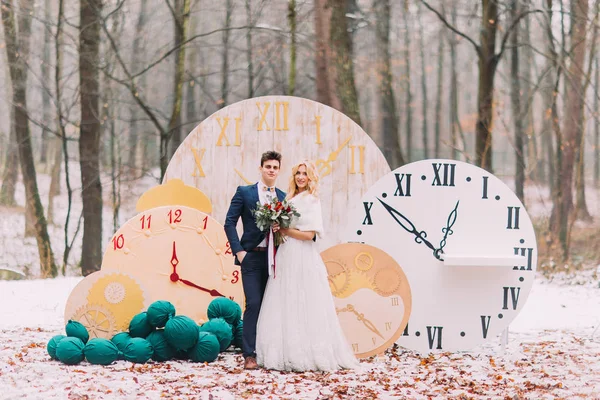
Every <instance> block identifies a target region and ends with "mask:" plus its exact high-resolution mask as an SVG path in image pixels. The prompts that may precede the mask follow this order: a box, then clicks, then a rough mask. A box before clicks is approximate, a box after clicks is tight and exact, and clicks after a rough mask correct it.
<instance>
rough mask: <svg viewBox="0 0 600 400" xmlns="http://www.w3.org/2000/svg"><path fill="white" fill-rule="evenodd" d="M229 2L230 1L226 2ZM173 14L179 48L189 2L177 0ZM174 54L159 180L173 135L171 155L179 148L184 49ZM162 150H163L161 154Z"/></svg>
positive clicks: (167, 158)
mask: <svg viewBox="0 0 600 400" xmlns="http://www.w3.org/2000/svg"><path fill="white" fill-rule="evenodd" d="M228 1H231V0H228ZM175 4H176V7H175V14H176V15H174V16H173V17H174V24H175V27H176V28H175V31H176V35H175V46H176V47H177V46H180V45H181V44H182V43H183V42H185V40H186V38H187V36H188V30H189V25H190V0H177V1H176V2H175ZM175 54H176V57H177V58H176V60H177V63H176V66H175V74H174V82H173V109H172V110H171V118H170V119H169V126H168V128H167V134H166V137H164V136H165V135H161V142H163V141H164V143H163V144H162V145H161V147H162V148H161V159H160V170H161V174H160V175H161V178H162V177H163V176H164V175H165V171H166V170H167V165H168V163H169V159H170V156H169V155H168V153H167V151H166V150H167V149H168V146H169V141H170V140H172V139H173V136H174V133H175V140H174V142H173V143H171V148H172V149H173V153H174V152H175V150H177V147H179V144H180V143H181V136H177V132H179V134H181V103H182V101H183V81H184V77H185V76H184V74H185V47H181V48H179V50H177V51H176V52H175ZM162 150H165V152H164V153H163V152H162Z"/></svg>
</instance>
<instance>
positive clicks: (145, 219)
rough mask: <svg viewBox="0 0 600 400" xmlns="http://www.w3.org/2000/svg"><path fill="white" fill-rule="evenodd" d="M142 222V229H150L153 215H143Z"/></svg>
mask: <svg viewBox="0 0 600 400" xmlns="http://www.w3.org/2000/svg"><path fill="white" fill-rule="evenodd" d="M140 222H141V223H142V229H150V223H151V222H152V215H148V216H147V217H146V215H145V214H144V215H142V218H140Z"/></svg>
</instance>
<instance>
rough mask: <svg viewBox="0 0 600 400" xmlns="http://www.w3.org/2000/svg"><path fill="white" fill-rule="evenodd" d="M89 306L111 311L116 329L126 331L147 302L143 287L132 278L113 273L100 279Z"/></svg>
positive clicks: (88, 297) (92, 288)
mask: <svg viewBox="0 0 600 400" xmlns="http://www.w3.org/2000/svg"><path fill="white" fill-rule="evenodd" d="M87 300H88V304H94V305H99V306H102V307H104V308H105V309H107V310H108V311H110V313H111V315H112V316H113V317H114V319H115V324H116V328H117V329H119V330H125V329H126V328H127V326H128V325H129V321H131V318H132V317H133V316H134V315H136V314H138V313H139V312H140V310H142V309H143V308H144V304H145V303H146V300H145V298H144V291H143V290H142V288H141V285H140V284H139V283H138V282H137V281H136V279H134V278H133V277H131V276H128V275H127V274H123V273H112V274H108V275H105V276H103V277H101V278H99V279H98V280H97V281H96V283H94V284H93V286H92V287H91V288H90V291H89V294H88V296H87Z"/></svg>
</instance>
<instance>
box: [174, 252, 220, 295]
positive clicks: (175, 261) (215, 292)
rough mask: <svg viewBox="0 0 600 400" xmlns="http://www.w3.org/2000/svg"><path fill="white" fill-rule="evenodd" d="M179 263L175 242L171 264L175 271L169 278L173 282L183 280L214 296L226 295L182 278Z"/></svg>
mask: <svg viewBox="0 0 600 400" xmlns="http://www.w3.org/2000/svg"><path fill="white" fill-rule="evenodd" d="M177 264H179V259H178V258H177V249H176V247H175V242H173V254H172V255H171V265H172V266H173V273H171V275H170V276H169V279H171V282H182V283H184V284H186V285H188V286H191V287H193V288H196V289H200V290H202V291H203V292H207V293H209V294H210V295H211V296H213V297H225V296H223V295H222V294H221V293H219V291H218V290H216V289H212V290H211V289H206V288H203V287H202V286H198V285H196V284H195V283H194V282H190V281H188V280H186V279H181V278H180V277H179V274H178V273H177Z"/></svg>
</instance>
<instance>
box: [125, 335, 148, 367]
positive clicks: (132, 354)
mask: <svg viewBox="0 0 600 400" xmlns="http://www.w3.org/2000/svg"><path fill="white" fill-rule="evenodd" d="M153 354H154V349H153V348H152V345H151V344H150V342H148V341H147V340H146V339H144V338H140V337H134V338H131V340H130V341H129V342H128V343H127V346H125V351H124V352H123V357H124V358H125V360H127V361H131V362H134V363H139V364H143V363H145V362H147V361H148V360H149V359H150V358H151V357H152V355H153Z"/></svg>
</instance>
